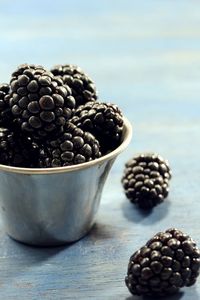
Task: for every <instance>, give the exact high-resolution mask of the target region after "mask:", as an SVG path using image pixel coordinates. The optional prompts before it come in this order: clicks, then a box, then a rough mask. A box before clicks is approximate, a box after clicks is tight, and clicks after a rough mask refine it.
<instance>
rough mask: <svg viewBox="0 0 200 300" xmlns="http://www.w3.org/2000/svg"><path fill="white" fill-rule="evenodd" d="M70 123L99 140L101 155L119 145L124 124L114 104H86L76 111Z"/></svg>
mask: <svg viewBox="0 0 200 300" xmlns="http://www.w3.org/2000/svg"><path fill="white" fill-rule="evenodd" d="M71 122H72V123H73V124H75V125H77V126H78V127H80V128H81V129H83V130H86V131H89V132H91V133H92V134H93V135H94V136H95V137H96V138H97V139H98V140H99V142H100V145H101V150H102V152H103V153H107V152H108V151H111V150H112V149H114V148H116V147H117V146H118V145H119V144H120V141H121V137H122V131H123V124H124V122H123V117H122V113H121V111H120V110H119V108H118V107H117V106H116V105H114V104H108V103H100V102H88V103H86V104H85V105H81V106H79V107H78V108H77V109H76V111H75V113H74V116H73V118H72V119H71Z"/></svg>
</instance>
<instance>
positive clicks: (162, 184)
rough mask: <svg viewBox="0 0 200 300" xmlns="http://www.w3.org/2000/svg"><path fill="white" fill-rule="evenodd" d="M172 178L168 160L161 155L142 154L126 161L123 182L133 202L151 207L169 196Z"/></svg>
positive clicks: (141, 206) (126, 192)
mask: <svg viewBox="0 0 200 300" xmlns="http://www.w3.org/2000/svg"><path fill="white" fill-rule="evenodd" d="M170 178H171V171H170V168H169V165H168V162H167V161H166V160H164V159H163V158H162V157H161V156H160V155H157V154H155V153H154V154H141V155H139V156H136V157H134V158H132V159H131V160H130V161H128V162H127V163H126V165H125V170H124V175H123V178H122V184H123V187H124V191H125V194H126V196H127V198H129V199H130V201H131V202H132V203H134V204H137V205H138V206H139V207H140V208H143V209H150V208H152V207H154V206H155V205H157V204H159V203H161V202H163V200H164V199H165V198H166V197H167V195H168V192H169V179H170Z"/></svg>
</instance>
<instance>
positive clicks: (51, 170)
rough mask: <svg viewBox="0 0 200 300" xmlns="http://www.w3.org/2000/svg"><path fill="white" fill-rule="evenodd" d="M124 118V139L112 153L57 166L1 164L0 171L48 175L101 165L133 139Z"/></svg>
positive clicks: (129, 126)
mask: <svg viewBox="0 0 200 300" xmlns="http://www.w3.org/2000/svg"><path fill="white" fill-rule="evenodd" d="M123 120H124V139H123V141H122V143H121V144H120V145H119V146H118V147H117V148H116V149H114V150H113V151H111V152H110V153H108V154H106V155H104V156H102V157H100V158H97V159H94V160H91V161H88V162H85V163H82V164H77V165H72V166H66V167H55V168H22V167H12V166H7V165H2V164H0V171H4V172H9V173H20V174H26V175H42V174H45V175H48V174H58V173H68V172H73V171H76V170H83V169H87V168H90V167H92V166H94V165H101V164H102V163H104V162H105V161H107V160H111V159H113V158H115V157H116V156H118V154H120V153H121V152H122V151H123V150H125V148H126V147H127V146H128V144H129V143H130V141H131V138H132V125H131V123H130V122H129V120H128V119H127V118H126V117H123Z"/></svg>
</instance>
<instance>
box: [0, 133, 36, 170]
mask: <svg viewBox="0 0 200 300" xmlns="http://www.w3.org/2000/svg"><path fill="white" fill-rule="evenodd" d="M38 154H39V152H38V148H37V145H36V144H35V143H33V142H32V140H31V139H30V138H27V137H24V136H22V135H19V134H17V133H15V132H13V131H11V130H10V129H8V128H3V127H1V128H0V164H3V165H8V166H15V167H34V166H35V164H36V161H37V157H38Z"/></svg>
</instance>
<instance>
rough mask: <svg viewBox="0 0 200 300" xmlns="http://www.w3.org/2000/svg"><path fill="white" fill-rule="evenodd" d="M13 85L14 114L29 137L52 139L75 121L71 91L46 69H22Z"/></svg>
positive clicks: (19, 69)
mask: <svg viewBox="0 0 200 300" xmlns="http://www.w3.org/2000/svg"><path fill="white" fill-rule="evenodd" d="M10 85H11V94H10V100H9V105H10V108H11V112H12V114H13V117H14V119H15V124H19V125H20V127H21V129H22V130H23V131H24V132H25V133H27V134H30V133H31V134H32V135H33V136H34V137H36V138H38V139H42V138H46V137H47V138H48V137H50V136H51V135H52V134H54V133H55V132H59V131H60V130H61V128H62V126H63V125H64V124H65V122H66V121H67V120H69V119H70V118H71V116H72V110H73V109H74V107H75V100H74V98H73V96H72V94H71V89H70V88H69V87H68V86H67V85H63V81H62V80H61V79H60V78H55V77H54V75H53V74H52V73H50V72H47V71H46V70H45V69H44V68H43V67H41V66H35V65H27V64H25V65H21V66H19V67H18V69H17V70H16V71H15V72H14V73H13V74H12V78H11V81H10Z"/></svg>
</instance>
